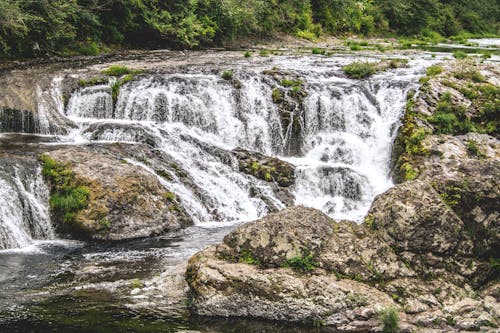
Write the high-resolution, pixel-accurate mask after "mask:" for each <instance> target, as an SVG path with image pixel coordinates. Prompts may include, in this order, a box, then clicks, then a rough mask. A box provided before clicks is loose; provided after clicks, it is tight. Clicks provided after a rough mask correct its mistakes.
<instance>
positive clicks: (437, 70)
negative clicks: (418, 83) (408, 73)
mask: <svg viewBox="0 0 500 333" xmlns="http://www.w3.org/2000/svg"><path fill="white" fill-rule="evenodd" d="M442 72H443V67H441V66H439V65H432V66H430V67H428V68H427V70H426V71H425V73H426V74H427V75H429V76H435V75H438V74H441V73H442Z"/></svg>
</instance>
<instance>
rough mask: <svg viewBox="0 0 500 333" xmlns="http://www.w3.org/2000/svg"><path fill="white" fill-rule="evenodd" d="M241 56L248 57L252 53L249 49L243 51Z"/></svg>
mask: <svg viewBox="0 0 500 333" xmlns="http://www.w3.org/2000/svg"><path fill="white" fill-rule="evenodd" d="M243 56H244V57H245V58H250V57H251V56H252V53H251V52H250V51H246V52H245V53H243Z"/></svg>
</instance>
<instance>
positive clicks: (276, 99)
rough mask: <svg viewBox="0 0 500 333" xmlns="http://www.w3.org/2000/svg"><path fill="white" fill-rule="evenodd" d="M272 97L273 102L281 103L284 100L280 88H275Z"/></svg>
mask: <svg viewBox="0 0 500 333" xmlns="http://www.w3.org/2000/svg"><path fill="white" fill-rule="evenodd" d="M271 98H272V100H273V103H275V104H278V103H281V102H282V101H283V98H284V96H283V92H282V91H281V90H280V89H279V88H274V89H273V92H272V95H271Z"/></svg>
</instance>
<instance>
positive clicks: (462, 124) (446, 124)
mask: <svg viewBox="0 0 500 333" xmlns="http://www.w3.org/2000/svg"><path fill="white" fill-rule="evenodd" d="M427 120H428V121H429V122H430V123H431V124H433V125H434V130H435V132H436V133H438V134H453V135H458V134H465V133H468V132H477V128H476V127H475V125H474V123H473V122H472V121H471V120H470V118H469V117H468V116H466V115H465V109H464V107H463V106H461V105H455V104H454V103H453V102H452V100H451V95H450V94H449V93H445V94H443V96H442V97H441V99H440V101H439V102H438V104H437V107H436V112H435V113H434V114H433V115H432V116H430V117H428V118H427Z"/></svg>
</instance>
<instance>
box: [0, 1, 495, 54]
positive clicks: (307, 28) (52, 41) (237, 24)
mask: <svg viewBox="0 0 500 333" xmlns="http://www.w3.org/2000/svg"><path fill="white" fill-rule="evenodd" d="M497 7H498V6H497V3H496V2H495V1H494V0H474V1H463V0H459V1H439V0H305V1H297V0H280V1H262V0H248V1H243V2H242V1H237V0H180V1H160V0H130V1H126V0H44V1H12V0H0V57H20V56H21V57H36V56H46V55H47V54H58V55H72V54H75V53H77V54H85V55H97V54H99V53H101V52H103V51H106V45H117V46H120V45H122V46H146V47H147V46H167V47H175V48H196V47H200V46H220V45H224V44H225V43H227V42H231V41H234V40H238V39H244V38H248V37H250V38H254V37H257V38H261V37H267V36H272V35H274V34H276V33H288V34H292V35H295V36H297V37H299V38H305V39H308V40H311V41H314V40H315V39H317V38H318V37H320V36H321V35H322V34H323V33H324V32H326V33H329V34H345V33H354V34H358V35H372V34H374V33H377V34H394V33H395V34H399V35H407V36H417V37H418V38H420V39H422V40H425V41H426V42H428V43H436V42H437V41H442V40H443V37H442V36H453V35H456V37H455V38H454V40H456V41H462V42H465V41H466V40H467V38H470V37H473V36H474V37H477V36H480V35H486V34H488V33H490V34H493V35H494V34H497V33H498V29H499V24H498V15H497V13H498V8H497ZM361 43H362V44H365V42H364V41H363V42H361ZM406 44H411V41H408V42H404V43H403V46H404V45H406ZM361 46H362V45H359V44H353V45H349V47H350V48H352V49H354V50H358V49H360V48H361Z"/></svg>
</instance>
